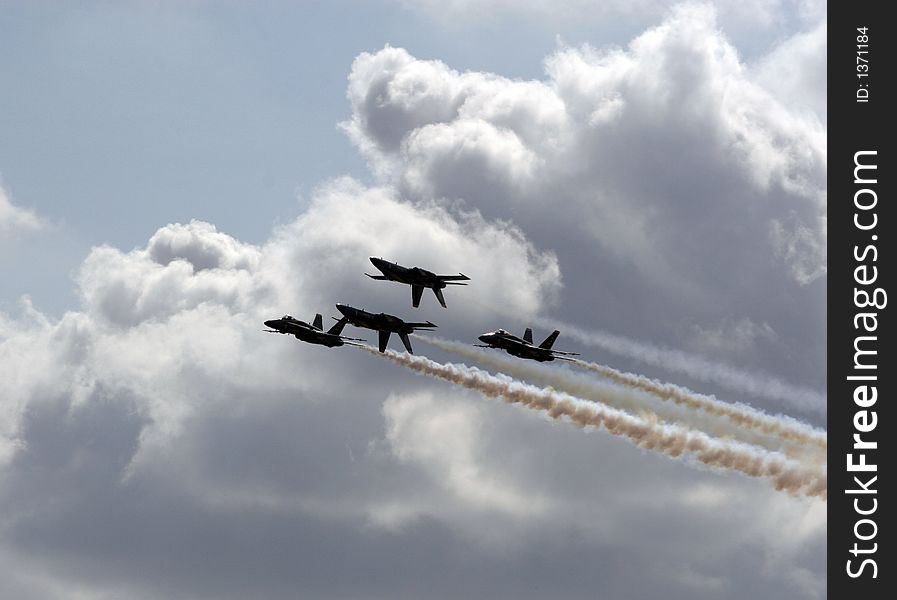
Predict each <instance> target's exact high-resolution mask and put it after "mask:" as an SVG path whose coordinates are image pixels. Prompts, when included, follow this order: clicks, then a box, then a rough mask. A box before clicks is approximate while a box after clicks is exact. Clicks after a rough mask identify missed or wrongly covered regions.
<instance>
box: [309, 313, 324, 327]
mask: <svg viewBox="0 0 897 600" xmlns="http://www.w3.org/2000/svg"><path fill="white" fill-rule="evenodd" d="M311 326H312V327H314V328H315V329H317V330H318V331H321V330H322V329H324V319H323V318H322V317H321V313H318V314H316V315H315V320H314V321H312V324H311Z"/></svg>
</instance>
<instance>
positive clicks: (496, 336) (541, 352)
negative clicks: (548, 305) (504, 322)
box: [475, 327, 579, 362]
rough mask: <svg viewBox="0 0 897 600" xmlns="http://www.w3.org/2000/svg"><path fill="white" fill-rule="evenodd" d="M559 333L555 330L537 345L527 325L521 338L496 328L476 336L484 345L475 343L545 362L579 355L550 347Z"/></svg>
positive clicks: (478, 345) (482, 346)
mask: <svg viewBox="0 0 897 600" xmlns="http://www.w3.org/2000/svg"><path fill="white" fill-rule="evenodd" d="M560 334H561V332H560V331H557V330H555V331H554V332H553V333H552V334H551V335H549V336H548V337H547V338H545V341H544V342H542V343H541V344H539V345H538V346H533V330H532V329H530V328H529V327H527V328H526V331H525V332H524V334H523V339H520V338H519V337H517V336H516V335H511V334H510V333H508V332H507V331H505V330H504V329H497V330H495V331H491V332H489V333H484V334H483V335H481V336H480V337H479V338H478V339H479V340H480V341H481V342H483V344H484V345H480V344H475V345H476V346H477V347H479V348H498V349H499V350H505V351H506V352H507V353H508V354H510V355H512V356H518V357H520V358H529V359H532V360H537V361H539V362H547V361H550V360H554V359H555V358H557V359H559V360H570V359H569V358H564V357H565V356H579V353H577V352H561V351H560V350H552V349H551V346H552V345H553V344H554V341H555V340H556V339H557V338H558V336H559V335H560Z"/></svg>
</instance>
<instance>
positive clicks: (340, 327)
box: [315, 315, 349, 335]
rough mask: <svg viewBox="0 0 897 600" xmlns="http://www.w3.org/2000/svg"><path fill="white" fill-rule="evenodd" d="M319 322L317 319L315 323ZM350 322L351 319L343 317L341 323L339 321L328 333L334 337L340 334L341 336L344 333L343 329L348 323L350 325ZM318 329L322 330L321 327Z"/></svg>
mask: <svg viewBox="0 0 897 600" xmlns="http://www.w3.org/2000/svg"><path fill="white" fill-rule="evenodd" d="M320 316H321V315H318V317H320ZM317 322H318V320H317V319H315V323H317ZM348 322H349V319H347V318H346V317H343V318H342V319H340V320H339V321H337V322H336V325H334V326H333V327H331V328H330V329H329V330H328V331H327V333H329V334H332V335H339V334H341V333H342V332H343V327H345V326H346V323H348ZM318 329H321V327H318Z"/></svg>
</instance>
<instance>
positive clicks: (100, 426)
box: [0, 4, 825, 598]
mask: <svg viewBox="0 0 897 600" xmlns="http://www.w3.org/2000/svg"><path fill="white" fill-rule="evenodd" d="M640 6H641V5H640ZM745 6H753V5H751V4H748V5H745ZM771 60H772V59H771ZM770 64H771V63H770ZM546 65H547V76H546V79H545V80H544V81H513V80H509V79H507V78H504V77H501V76H498V75H495V74H489V73H475V72H467V73H460V72H457V71H455V70H453V69H451V68H450V67H449V66H447V65H445V64H443V63H440V62H438V61H421V60H418V59H416V58H414V57H413V56H411V55H410V54H409V53H408V52H407V51H405V50H402V49H398V48H386V49H384V50H382V51H380V52H376V53H373V54H362V55H361V56H359V57H358V59H357V60H356V62H355V64H354V66H353V70H352V74H351V77H350V80H349V98H350V100H351V102H352V107H353V114H352V116H351V119H350V121H349V122H348V123H347V124H346V125H345V127H346V129H347V130H348V131H349V133H350V135H351V136H352V139H353V140H354V141H355V143H356V144H358V145H359V147H360V148H362V150H363V152H364V154H365V156H366V157H367V158H368V159H369V160H370V161H371V162H372V164H374V165H375V167H376V168H377V169H378V170H379V171H380V173H381V174H382V176H383V177H384V178H385V180H386V181H387V182H388V183H387V184H384V185H383V186H382V187H373V188H371V187H365V186H363V185H361V184H359V183H357V182H356V181H353V180H350V179H338V180H335V181H331V182H329V183H327V184H325V185H323V186H321V188H319V189H318V190H317V191H316V192H315V193H314V194H313V195H312V199H311V201H310V203H309V204H308V206H306V207H304V211H303V213H302V214H301V215H300V216H299V217H298V218H297V219H296V220H295V221H294V222H292V223H288V224H286V225H283V226H280V227H278V228H276V229H275V230H274V232H273V233H272V235H271V236H270V238H269V239H268V240H267V241H265V242H264V243H261V244H250V243H245V242H242V241H240V240H237V239H235V238H233V237H231V236H229V235H228V234H227V233H225V232H221V231H218V230H217V229H216V228H215V227H214V226H213V225H211V224H208V223H203V222H199V221H194V222H190V223H185V224H171V225H167V226H165V227H162V228H160V229H159V230H158V231H157V232H156V233H155V234H154V235H153V236H152V237H151V238H150V240H149V241H148V242H147V244H146V245H145V246H144V247H141V248H136V249H133V250H130V251H123V250H120V249H116V248H112V247H109V246H101V247H97V248H94V249H93V250H92V251H91V253H90V255H89V256H88V257H87V258H86V260H85V261H84V263H83V265H82V266H81V269H80V270H79V272H78V273H77V275H76V283H77V286H78V291H79V294H80V298H81V300H82V305H81V307H80V308H79V309H78V310H76V311H72V312H69V313H66V314H65V315H63V316H62V317H61V318H59V319H52V318H49V317H46V316H44V315H42V314H40V313H39V312H37V311H35V310H34V309H33V308H32V307H30V306H29V305H28V304H27V302H26V303H25V305H24V310H23V314H22V315H21V316H19V317H13V316H10V315H3V314H2V313H0V479H2V480H0V511H2V513H3V515H4V520H3V523H2V524H0V575H2V574H6V573H8V572H10V571H12V572H14V573H15V575H16V576H15V577H0V579H2V580H3V583H0V595H2V594H3V592H4V591H9V593H11V594H14V595H16V596H22V595H27V594H29V593H30V594H32V595H33V596H38V597H40V596H42V595H50V594H55V595H58V596H63V595H64V593H63V592H62V591H61V590H67V589H77V590H78V593H80V594H82V595H83V596H85V597H104V595H105V596H115V597H122V596H126V597H137V598H139V597H183V596H196V597H222V598H223V597H257V596H258V595H259V593H260V590H263V595H265V596H267V597H272V598H275V597H284V598H287V597H295V596H296V594H297V589H298V590H300V591H301V593H303V594H305V595H307V596H309V597H321V598H332V597H358V596H369V597H396V598H416V597H422V596H426V597H432V598H449V597H469V596H471V595H482V596H489V597H504V596H511V595H513V596H514V597H515V598H524V597H527V594H530V595H531V596H532V597H544V596H545V590H546V589H550V590H565V591H566V592H567V595H568V596H569V597H592V596H594V595H596V594H599V595H606V596H608V597H623V596H626V597H655V596H657V595H658V594H659V593H663V594H664V595H665V596H667V597H671V598H699V597H701V598H712V597H717V596H718V595H719V594H720V593H721V591H723V592H726V593H728V592H732V594H733V595H736V594H739V593H742V592H744V590H748V592H749V593H748V594H747V595H750V596H756V595H758V594H759V595H763V596H765V597H768V598H776V597H780V598H792V597H807V598H814V597H816V598H818V597H821V596H822V595H823V594H824V590H822V588H821V587H820V585H819V580H820V579H821V578H822V577H823V576H824V569H825V567H824V553H823V554H822V559H820V552H821V550H820V548H821V547H822V543H823V540H824V525H825V523H824V504H822V503H816V502H811V501H805V500H798V499H794V498H791V497H786V496H783V495H780V494H777V493H776V492H774V491H771V490H769V489H768V487H767V486H766V485H765V484H764V483H762V482H758V481H755V480H752V479H749V478H742V477H736V476H725V475H721V474H720V473H717V472H710V471H704V470H700V469H695V468H694V466H693V465H688V464H683V463H680V462H676V461H670V460H667V459H665V458H663V457H657V456H654V455H652V454H649V453H644V452H642V451H640V450H639V449H637V448H634V447H632V446H631V445H629V444H626V443H625V442H624V443H621V442H619V441H618V440H615V439H613V438H612V436H608V435H604V434H603V433H600V432H592V431H588V430H587V431H581V430H579V429H577V428H574V427H572V426H570V425H569V424H568V423H554V422H552V421H550V420H549V419H548V418H547V417H544V415H538V414H535V413H532V412H529V411H523V410H515V409H514V408H513V407H509V406H506V405H504V404H502V403H500V402H488V401H483V400H482V399H481V398H478V397H476V396H473V395H468V394H462V393H458V392H457V391H455V390H453V389H452V388H449V387H447V386H445V385H443V384H440V383H434V382H431V381H428V380H426V379H423V378H414V377H409V376H408V374H407V373H404V372H401V371H399V370H397V369H396V367H395V366H393V365H391V364H389V363H387V362H386V361H378V360H376V358H373V357H370V356H368V355H367V354H366V353H361V352H356V351H354V350H352V349H349V348H342V349H333V350H328V349H325V348H320V347H312V346H308V345H304V344H301V343H299V342H298V341H296V340H293V339H288V338H286V337H281V336H268V335H266V334H263V333H262V332H261V331H260V329H261V328H262V324H261V322H262V320H264V319H265V318H268V317H271V316H278V315H280V314H283V313H284V312H290V313H292V314H294V315H296V316H297V317H300V318H304V319H310V318H311V316H312V315H313V314H314V313H315V312H321V313H323V314H324V315H325V316H329V313H332V305H333V303H334V302H337V301H341V302H348V303H351V304H360V305H362V306H364V307H365V308H368V309H370V310H385V311H387V312H392V313H395V314H397V315H399V316H402V317H406V318H407V317H412V316H416V315H420V316H421V317H422V318H432V320H434V321H436V322H437V323H438V324H439V325H440V328H439V329H438V330H437V332H439V333H440V334H443V335H446V336H450V337H454V336H455V334H456V333H458V334H459V335H460V334H463V335H468V334H470V332H471V331H473V330H477V331H482V330H484V329H486V328H494V327H495V326H497V325H502V326H506V327H508V326H511V324H505V323H500V322H499V323H495V321H496V320H497V319H498V318H499V317H501V318H503V319H508V320H512V322H513V321H516V319H521V320H526V319H530V318H532V317H533V316H535V315H540V314H544V313H546V312H547V311H548V310H550V309H551V308H552V307H560V308H562V309H564V310H566V309H567V308H568V307H570V306H572V307H574V309H578V310H571V311H569V312H570V314H571V315H572V316H571V317H570V318H571V319H574V320H575V322H576V323H578V324H580V323H581V324H583V325H586V324H587V323H586V322H587V321H588V320H589V319H606V320H610V321H611V322H612V323H615V324H619V325H620V327H624V328H626V329H629V328H636V327H638V326H642V325H643V322H646V321H648V322H649V321H650V319H652V318H654V317H653V315H655V314H660V315H661V318H664V319H667V318H668V319H670V320H672V321H673V322H674V323H675V324H678V325H679V326H680V331H681V323H683V322H685V323H689V324H694V325H693V329H691V330H687V331H686V335H689V332H690V334H691V335H692V336H693V337H697V338H699V339H700V340H701V343H702V344H703V347H704V348H707V349H710V350H711V351H712V348H715V347H718V346H719V345H721V344H727V343H731V342H732V340H730V339H727V337H726V336H727V335H728V334H730V333H733V332H734V334H735V335H736V336H737V337H738V343H737V344H735V346H736V348H734V349H732V348H730V351H733V352H738V351H742V350H743V351H745V352H749V351H750V350H751V348H754V347H756V346H758V345H761V346H762V345H763V344H764V343H767V342H770V341H771V337H770V336H771V335H772V334H770V333H769V332H771V331H774V332H775V335H776V336H778V338H777V339H779V340H789V339H792V337H793V336H794V335H797V339H798V341H802V340H803V338H801V337H800V334H803V333H804V332H805V331H810V330H812V331H816V330H815V329H813V328H811V327H809V326H808V321H803V320H800V319H797V320H793V321H794V322H795V323H796V324H795V325H793V327H794V329H793V330H788V329H787V328H782V327H781V326H780V324H779V323H776V322H775V321H774V320H773V319H771V318H769V317H768V316H767V315H766V314H764V313H761V314H759V315H753V314H752V315H750V316H749V317H747V316H742V315H741V313H740V312H738V311H747V310H752V309H753V308H754V307H755V306H760V308H761V309H762V308H769V306H768V305H767V304H764V300H765V298H766V297H767V296H773V297H775V296H776V294H775V293H773V292H771V291H770V290H778V289H781V288H780V287H776V286H783V285H785V284H784V283H783V281H785V280H786V279H787V278H791V280H790V283H793V281H794V279H795V278H796V279H798V280H801V281H811V280H813V279H814V278H817V279H818V278H819V277H820V272H821V271H820V269H821V264H820V263H821V261H822V257H820V256H818V255H817V254H816V252H817V251H818V249H819V247H820V244H821V243H823V242H824V238H820V223H819V219H820V218H821V215H824V207H823V205H822V197H823V192H824V177H822V176H821V175H820V173H823V172H824V166H825V155H824V144H823V142H824V128H823V127H822V126H821V125H820V123H819V121H818V119H814V118H811V117H809V116H807V114H808V113H807V111H803V110H800V111H792V110H791V108H790V106H785V105H783V103H782V102H780V101H779V100H777V99H776V98H775V97H774V95H773V94H771V93H770V92H769V90H768V89H765V88H764V87H763V85H760V84H759V83H758V81H760V80H761V79H762V78H761V77H760V76H759V75H757V71H756V70H752V69H750V68H748V67H747V66H746V65H745V64H744V62H743V61H742V60H741V58H740V57H739V54H738V53H737V52H736V51H735V50H734V48H733V47H732V46H731V44H729V43H728V42H727V40H726V38H725V37H724V36H723V35H722V34H721V33H720V32H719V30H718V27H717V25H716V22H715V21H714V19H713V15H712V14H711V13H710V12H709V11H708V10H706V9H705V8H701V7H686V8H681V9H677V10H676V11H675V12H673V13H672V16H671V17H670V18H669V19H668V20H667V21H665V22H664V23H663V24H662V25H660V26H658V27H655V28H653V29H651V30H649V31H648V32H646V33H645V34H644V35H643V36H640V37H639V38H638V39H637V40H635V41H634V42H633V43H632V44H631V45H630V46H628V47H627V48H625V49H610V50H603V51H597V50H594V49H590V48H587V47H583V48H561V49H559V50H558V52H556V53H555V54H554V55H552V56H551V57H549V59H548V61H547V63H546ZM795 97H796V96H795ZM758 244H759V246H758ZM548 249H550V250H548ZM368 255H382V256H383V257H384V258H389V259H391V260H397V261H398V262H400V263H403V264H419V265H420V266H424V267H427V268H431V269H432V270H435V271H440V272H450V273H453V272H457V271H463V272H465V273H466V274H467V275H469V276H470V277H471V278H472V281H471V285H470V286H469V287H467V288H457V289H452V290H451V291H450V293H449V294H447V299H448V303H449V310H447V311H443V310H442V309H441V308H439V307H438V306H437V305H436V304H435V302H434V301H433V298H432V297H429V298H425V300H424V302H423V303H422V306H421V308H420V309H419V310H418V311H415V310H414V309H411V308H410V292H409V290H408V289H407V287H403V286H399V285H397V284H393V283H384V282H374V281H370V280H369V279H367V278H365V277H364V276H363V272H364V271H366V270H367V271H368V272H371V269H372V267H371V266H370V264H369V263H368V262H367V256H368ZM562 266H563V268H564V275H565V280H564V286H563V287H562V285H561V267H562ZM630 268H632V269H633V271H632V272H629V269H630ZM802 274H803V275H802ZM621 275H625V276H621ZM682 282H684V283H682ZM787 289H788V290H789V292H791V293H793V294H794V295H798V294H799V289H800V288H799V286H796V284H795V288H787ZM795 289H798V291H795ZM758 290H759V291H758ZM561 292H563V294H562V293H561ZM745 292H747V293H745ZM608 293H609V294H614V293H618V294H619V297H620V298H621V299H622V300H620V301H619V302H618V303H617V305H614V303H613V302H606V301H605V300H607V299H608V296H605V295H602V294H608ZM752 293H753V294H759V295H760V296H762V297H760V298H757V297H754V296H751V294H752ZM745 299H746V300H745ZM427 300H429V302H428V301H427ZM739 302H740V304H738V303H739ZM775 302H777V301H776V300H770V301H769V304H775ZM729 305H736V308H735V309H733V310H735V311H736V313H735V316H732V315H731V314H729V313H725V314H722V315H719V314H716V313H714V314H713V315H710V314H709V313H711V312H712V309H713V308H714V307H717V306H729ZM621 306H622V307H621ZM745 306H748V308H744V307H745ZM773 309H775V311H778V312H777V313H776V314H784V315H785V316H786V317H788V316H789V313H787V312H786V311H784V309H781V307H779V306H773ZM627 310H631V311H632V312H630V313H627V312H625V311H627ZM689 310H691V312H689ZM615 311H616V312H615ZM695 314H697V315H700V318H688V317H689V315H695ZM620 315H625V316H628V318H627V319H620V318H619V316H620ZM633 315H636V316H635V317H633ZM788 321H789V323H790V322H791V321H792V320H791V319H788ZM809 323H810V325H812V324H813V323H812V322H809ZM652 326H653V323H651V322H649V324H648V325H646V327H648V328H650V327H652ZM795 332H797V334H795ZM367 333H368V332H352V333H351V335H359V336H361V337H365V334H367ZM652 333H653V331H652ZM368 337H370V335H369V334H368ZM651 337H652V339H654V336H653V335H652V336H651ZM465 339H466V338H465ZM814 339H815V338H814ZM696 343H697V342H696ZM783 343H784V342H783ZM574 349H575V348H574ZM778 357H779V354H775V355H774V356H773V359H774V360H775V359H777V358H778ZM793 523H798V524H799V525H798V527H797V531H796V533H795V535H794V536H793V537H789V539H788V540H787V543H784V544H783V543H782V539H781V532H782V531H783V530H790V529H791V527H792V524H793ZM472 542H473V543H472ZM9 557H14V558H9ZM333 557H339V559H338V560H334V559H333ZM634 565H636V567H634ZM670 565H674V568H673V570H672V571H671V567H670ZM36 573H42V574H44V576H43V577H42V578H40V579H36V578H35V577H34V576H33V575H32V574H36ZM48 573H49V574H52V575H46V574H48ZM347 573H349V574H351V575H352V576H351V577H350V576H347V575H346V574H347ZM408 573H413V574H414V576H413V577H408ZM744 593H747V592H744Z"/></svg>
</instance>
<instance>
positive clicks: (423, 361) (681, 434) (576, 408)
mask: <svg viewBox="0 0 897 600" xmlns="http://www.w3.org/2000/svg"><path fill="white" fill-rule="evenodd" d="M360 347H361V348H363V349H364V350H367V351H368V352H370V353H371V354H373V355H375V356H383V357H384V358H387V359H389V360H391V361H393V362H395V363H396V364H399V365H402V366H404V367H407V368H409V369H412V370H414V371H417V372H419V373H423V374H426V375H432V376H434V377H437V378H439V379H442V380H444V381H448V382H450V383H454V384H456V385H460V386H463V387H466V388H468V389H471V390H476V391H478V392H480V393H481V394H483V395H485V396H489V397H493V398H497V397H500V398H503V399H504V400H505V401H506V402H509V403H512V404H521V405H523V406H526V407H528V408H532V409H533V410H541V411H545V412H547V413H548V415H549V416H551V417H552V418H554V419H560V418H561V417H564V416H566V417H567V418H568V419H570V421H571V422H573V423H574V424H576V425H579V426H580V427H588V426H591V427H598V428H600V427H604V428H605V429H606V430H607V431H609V432H610V433H612V434H614V435H619V436H623V437H626V438H628V439H629V440H631V441H632V442H633V443H635V444H637V445H638V446H640V447H642V448H646V449H650V450H655V451H657V452H660V453H662V454H665V455H667V456H670V457H673V458H679V457H682V456H684V455H687V456H692V457H694V458H695V459H696V460H698V461H699V462H701V463H703V464H705V465H707V466H711V467H717V468H722V469H729V470H734V471H738V472H741V473H744V474H745V475H750V476H752V477H765V478H767V479H769V480H770V481H771V482H772V484H773V486H774V487H775V489H777V490H783V491H786V492H788V493H790V494H795V495H797V494H804V495H807V496H816V497H819V498H823V499H824V498H826V483H827V477H826V474H825V472H823V471H819V470H810V469H806V468H804V467H801V466H800V465H798V464H797V463H795V462H794V461H791V460H788V459H787V458H785V457H784V456H783V455H782V454H780V453H777V452H769V451H766V450H763V449H761V448H757V447H754V446H749V445H747V444H743V443H740V442H729V441H723V440H717V439H715V438H712V437H710V436H708V435H707V434H705V433H702V432H697V431H692V430H688V429H685V428H683V427H680V426H677V425H668V424H659V423H651V422H649V421H647V420H645V419H641V418H639V417H635V416H632V415H630V414H629V413H626V412H624V411H621V410H617V409H614V408H611V407H609V406H605V405H603V404H599V403H594V402H585V401H583V400H580V399H579V398H575V397H574V396H570V395H569V394H565V393H563V392H556V391H552V390H549V389H539V388H536V387H534V386H531V385H529V384H525V383H521V382H519V381H515V380H512V379H510V378H507V377H502V376H496V375H491V374H489V373H486V372H484V371H481V370H479V369H477V368H475V367H468V366H466V365H455V364H451V363H449V364H441V363H438V362H435V361H432V360H430V359H428V358H425V357H423V356H414V355H412V354H397V353H395V352H393V351H391V350H388V351H387V352H385V353H381V352H378V351H377V349H376V348H373V347H371V346H366V345H365V346H360Z"/></svg>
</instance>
